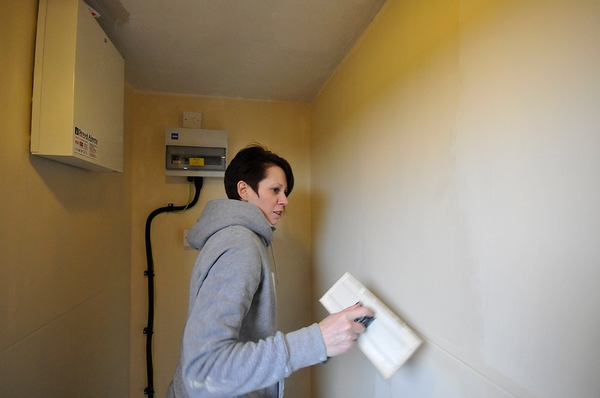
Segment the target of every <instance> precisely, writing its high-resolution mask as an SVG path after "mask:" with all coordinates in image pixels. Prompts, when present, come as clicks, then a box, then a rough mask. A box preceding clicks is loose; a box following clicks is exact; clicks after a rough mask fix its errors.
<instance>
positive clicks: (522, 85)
mask: <svg viewBox="0 0 600 398" xmlns="http://www.w3.org/2000/svg"><path fill="white" fill-rule="evenodd" d="M599 20H600V4H599V3H598V2H593V1H573V2H565V1H543V2H542V1H529V2H520V1H452V0H447V1H422V2H405V1H395V0H390V1H388V3H387V4H386V5H385V6H384V7H383V9H382V10H381V12H380V13H379V15H378V16H377V17H376V19H375V20H374V21H373V23H372V24H371V26H370V27H369V28H368V29H367V31H366V32H365V34H364V35H363V37H361V39H360V40H359V42H358V43H357V45H356V46H355V48H354V49H353V51H352V52H351V54H350V55H349V56H348V57H347V58H346V60H345V61H344V63H343V64H342V66H341V67H340V68H339V69H338V71H337V72H336V74H335V75H334V76H333V77H332V78H331V79H330V80H329V82H328V83H327V84H326V85H325V87H324V88H323V89H322V91H321V93H320V94H319V96H318V97H317V98H316V100H315V101H314V102H313V104H312V109H311V112H312V113H311V115H312V128H311V170H312V193H311V194H312V197H313V204H312V209H313V220H312V228H313V252H314V266H315V273H314V275H315V282H316V289H315V293H316V294H317V296H319V295H320V294H323V293H324V292H325V290H326V289H327V288H328V287H329V286H330V285H331V284H333V283H334V282H335V280H336V279H337V278H339V277H340V276H341V275H342V274H343V273H344V272H346V271H350V272H351V273H353V274H354V275H355V276H356V277H358V278H359V279H360V280H361V281H362V282H363V283H364V284H365V285H367V287H369V288H370V289H371V290H373V291H374V292H375V293H376V294H377V295H378V296H379V297H380V298H381V299H382V300H383V301H384V302H385V303H386V304H388V305H389V306H390V307H391V308H392V309H393V310H394V311H396V312H397V313H398V314H399V315H400V316H401V317H402V318H404V319H405V320H406V321H407V322H408V323H409V324H410V325H411V326H412V327H413V328H414V329H415V330H416V331H417V332H419V333H420V334H421V335H422V336H423V337H424V338H425V344H424V346H423V347H422V348H421V349H420V350H419V351H418V352H417V354H416V355H415V357H413V358H412V359H411V360H410V361H409V362H408V363H407V364H406V365H405V366H404V367H403V368H402V369H401V370H400V371H399V372H398V373H397V374H396V375H395V376H394V377H392V378H391V379H389V380H384V379H383V378H382V377H381V376H379V374H377V372H376V371H375V369H374V368H373V367H372V366H371V365H370V364H369V362H368V361H367V360H366V359H365V358H364V357H363V356H362V354H361V353H360V352H359V351H357V350H355V351H354V352H352V353H350V354H349V355H347V356H346V357H344V359H341V358H340V359H338V358H334V359H332V360H331V361H330V362H329V363H328V364H327V365H326V366H321V367H318V368H316V371H315V372H314V374H315V381H316V384H315V389H316V394H315V397H327V398H336V397H340V398H341V397H344V398H346V397H367V396H368V397H377V398H387V397H390V398H391V397H400V396H401V397H444V398H446V397H511V396H516V397H548V398H549V397H567V396H569V397H596V396H598V394H600V379H599V378H598V375H599V374H600V356H599V355H598V354H599V352H600V333H598V330H600V289H599V287H600V267H598V265H599V263H600V245H599V244H598V241H599V239H598V238H599V237H600V208H599V205H598V203H600V112H598V110H599V109H600V23H598V21H599ZM317 314H320V315H324V311H323V309H322V308H320V307H317Z"/></svg>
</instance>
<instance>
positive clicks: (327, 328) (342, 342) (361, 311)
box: [319, 303, 374, 357]
mask: <svg viewBox="0 0 600 398" xmlns="http://www.w3.org/2000/svg"><path fill="white" fill-rule="evenodd" d="M373 315H374V313H373V310H371V309H370V308H368V307H363V306H362V304H360V303H356V304H354V305H353V306H352V307H348V308H346V309H345V310H343V311H340V312H338V313H335V314H331V315H329V316H328V317H327V318H325V319H323V320H322V321H321V322H319V328H320V329H321V334H322V335H323V341H324V342H325V347H326V349H327V356H328V357H334V356H336V355H340V354H343V353H345V352H347V351H348V350H349V349H350V348H352V346H353V345H354V342H355V341H356V339H357V338H358V336H359V335H360V334H361V333H364V332H365V331H366V330H367V329H366V328H365V326H364V325H363V324H362V323H359V322H355V321H354V320H355V319H357V318H362V317H364V316H373Z"/></svg>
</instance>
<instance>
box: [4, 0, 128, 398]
mask: <svg viewBox="0 0 600 398" xmlns="http://www.w3.org/2000/svg"><path fill="white" fill-rule="evenodd" d="M36 16H37V1H35V0H26V1H25V0H24V1H18V2H15V1H10V0H1V1H0V40H1V42H2V45H1V46H0V93H1V96H0V175H1V177H0V181H1V183H0V186H1V189H0V247H1V249H0V320H1V321H0V395H1V396H3V397H106V396H112V397H123V396H126V395H127V393H128V389H129V355H128V354H129V319H130V315H129V313H130V295H129V292H130V270H131V265H130V264H131V253H130V248H131V236H130V231H131V228H130V225H131V216H130V214H131V197H130V184H131V183H130V176H131V173H130V169H131V166H130V157H129V156H126V158H125V165H126V166H125V172H124V173H123V174H102V173H93V172H89V171H86V170H82V169H78V168H75V167H73V166H68V165H65V164H62V163H57V162H54V161H51V160H47V159H44V158H39V157H34V156H31V155H30V154H29V135H30V118H31V95H32V76H33V55H34V43H35V31H36ZM126 139H127V140H128V137H126ZM125 149H126V152H129V143H128V142H126V148H125Z"/></svg>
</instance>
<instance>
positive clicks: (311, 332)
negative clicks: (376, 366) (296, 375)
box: [167, 145, 373, 398]
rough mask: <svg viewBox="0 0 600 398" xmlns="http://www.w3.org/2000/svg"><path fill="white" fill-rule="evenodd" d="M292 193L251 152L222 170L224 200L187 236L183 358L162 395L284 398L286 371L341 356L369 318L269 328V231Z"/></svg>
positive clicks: (275, 161)
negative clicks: (191, 255)
mask: <svg viewBox="0 0 600 398" xmlns="http://www.w3.org/2000/svg"><path fill="white" fill-rule="evenodd" d="M293 187H294V175H293V174H292V169H291V167H290V165H289V163H288V162H287V161H286V160H285V159H283V158H281V157H279V156H277V155H275V154H274V153H272V152H270V151H268V150H266V149H265V148H263V147H261V146H258V145H254V146H249V147H247V148H245V149H243V150H241V151H240V152H239V153H238V154H237V155H236V156H235V158H234V159H233V160H232V161H231V163H230V165H229V167H228V168H227V171H226V172H225V191H226V193H227V197H228V198H229V200H213V201H211V202H209V203H207V204H206V206H205V208H204V210H203V212H202V215H201V216H200V219H199V220H198V223H197V224H196V225H194V226H193V227H192V228H191V229H190V231H189V233H188V241H189V243H190V245H192V246H193V247H194V248H196V249H198V250H199V251H200V254H199V255H198V259H197V260H196V264H195V266H194V270H193V272H192V277H191V286H190V301H189V307H188V319H187V323H186V326H185V329H184V333H183V341H182V347H181V357H180V361H179V365H178V367H177V370H176V372H175V377H174V378H173V382H172V383H171V385H170V386H169V390H168V392H167V397H175V398H188V397H211V398H212V397H261V398H262V397H268V398H277V397H279V398H281V397H282V396H283V379H284V378H285V377H288V376H289V375H290V374H291V373H292V372H294V371H296V370H298V369H300V368H303V367H306V366H311V365H314V364H317V363H321V362H324V361H326V360H327V358H328V357H332V356H336V355H339V354H342V353H344V352H346V351H348V350H349V349H350V348H351V347H352V345H353V344H354V341H355V340H356V338H357V337H358V335H359V334H360V333H363V332H364V331H365V327H364V326H363V325H362V324H360V323H357V322H353V320H354V319H356V318H360V317H363V316H372V315H373V312H372V311H371V310H370V309H368V308H366V307H362V306H361V305H360V304H357V305H354V306H352V307H350V308H348V309H346V310H344V311H342V312H340V313H338V314H333V315H330V316H329V317H327V318H325V319H324V320H323V321H321V322H320V323H319V324H313V325H311V326H308V327H306V328H303V329H300V330H297V331H294V332H291V333H287V334H283V333H281V332H278V331H277V329H276V305H275V304H276V303H275V289H274V278H273V276H272V272H273V270H272V268H271V256H270V254H269V252H268V247H269V246H270V245H271V243H272V242H273V231H274V230H275V228H274V226H275V225H276V224H277V222H278V221H279V219H280V218H281V217H282V215H283V212H284V209H285V206H287V204H288V199H287V197H288V195H289V194H290V193H291V192H292V189H293Z"/></svg>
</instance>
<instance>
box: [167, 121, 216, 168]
mask: <svg viewBox="0 0 600 398" xmlns="http://www.w3.org/2000/svg"><path fill="white" fill-rule="evenodd" d="M165 145H166V147H167V148H166V175H168V176H184V177H223V176H225V168H226V167H227V131H222V130H203V129H188V128H181V127H167V128H166V129H165Z"/></svg>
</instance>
